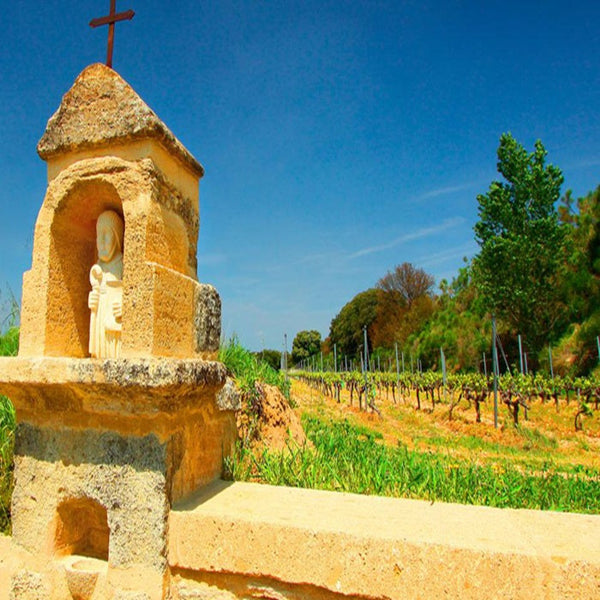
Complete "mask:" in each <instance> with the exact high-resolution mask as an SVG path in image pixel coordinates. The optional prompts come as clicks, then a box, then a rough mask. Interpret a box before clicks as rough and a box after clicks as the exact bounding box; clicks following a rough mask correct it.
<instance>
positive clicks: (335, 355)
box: [333, 344, 337, 373]
mask: <svg viewBox="0 0 600 600" xmlns="http://www.w3.org/2000/svg"><path fill="white" fill-rule="evenodd" d="M333 364H334V368H333V371H334V373H337V344H334V345H333Z"/></svg>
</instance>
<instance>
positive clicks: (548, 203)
mask: <svg viewBox="0 0 600 600" xmlns="http://www.w3.org/2000/svg"><path fill="white" fill-rule="evenodd" d="M546 154H547V153H546V150H545V148H544V146H543V145H542V143H541V142H540V141H537V142H536V143H535V150H534V152H532V153H528V152H527V151H526V150H525V149H524V148H523V146H521V145H520V144H519V143H518V142H517V141H516V140H515V139H514V138H513V137H512V136H511V135H510V134H508V133H507V134H503V135H502V136H501V138H500V145H499V147H498V171H499V173H500V174H501V175H502V176H503V177H504V179H505V182H500V181H494V182H492V184H491V185H490V188H489V190H488V192H487V193H486V194H480V195H479V196H478V197H477V201H478V203H479V221H478V222H477V223H476V225H475V238H476V240H477V242H478V243H479V245H480V251H479V254H478V255H477V256H476V257H475V259H474V276H475V282H476V284H477V286H478V288H479V291H480V293H481V295H482V296H483V298H484V299H485V302H486V303H487V305H488V306H489V309H490V311H495V312H496V313H497V315H498V316H499V317H501V318H502V319H503V320H505V321H506V322H507V323H509V324H510V325H511V326H512V327H513V328H514V330H515V331H517V332H519V333H521V334H523V337H524V339H526V340H527V341H528V343H529V344H530V345H531V348H532V350H533V351H534V352H536V353H537V352H538V351H539V350H540V349H541V348H542V346H543V345H544V343H546V341H547V340H548V339H549V338H550V337H551V336H552V335H553V334H555V332H556V329H557V326H559V325H562V326H563V327H564V323H562V322H561V318H564V314H565V311H564V305H563V304H562V302H561V296H560V286H559V281H558V278H559V271H560V268H561V264H562V262H563V259H564V254H563V248H564V238H565V233H566V231H565V228H564V226H563V225H561V223H559V220H558V212H557V209H556V206H555V205H556V202H557V201H558V199H559V197H560V187H561V185H562V183H563V176H562V173H561V171H560V169H558V168H557V167H555V166H553V165H546Z"/></svg>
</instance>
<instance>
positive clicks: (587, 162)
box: [564, 157, 600, 171]
mask: <svg viewBox="0 0 600 600" xmlns="http://www.w3.org/2000/svg"><path fill="white" fill-rule="evenodd" d="M598 165H600V158H599V157H593V158H582V159H580V160H576V161H573V162H572V163H567V164H566V165H565V167H564V168H565V169H569V170H571V171H576V170H577V169H587V168H589V167H597V166H598Z"/></svg>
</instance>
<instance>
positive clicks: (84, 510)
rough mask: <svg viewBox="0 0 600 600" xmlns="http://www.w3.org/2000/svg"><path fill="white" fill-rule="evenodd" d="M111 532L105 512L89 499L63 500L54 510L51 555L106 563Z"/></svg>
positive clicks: (104, 509)
mask: <svg viewBox="0 0 600 600" xmlns="http://www.w3.org/2000/svg"><path fill="white" fill-rule="evenodd" d="M109 538H110V529H109V527H108V517H107V513H106V508H104V506H102V505H101V504H100V503H99V502H97V501H96V500H92V499H91V498H75V499H70V500H66V501H65V502H63V503H62V504H61V505H60V506H59V507H58V509H57V518H56V530H55V536H54V551H55V553H56V554H57V555H59V556H65V555H69V554H78V555H80V556H89V557H91V558H99V559H101V560H106V561H108V543H109Z"/></svg>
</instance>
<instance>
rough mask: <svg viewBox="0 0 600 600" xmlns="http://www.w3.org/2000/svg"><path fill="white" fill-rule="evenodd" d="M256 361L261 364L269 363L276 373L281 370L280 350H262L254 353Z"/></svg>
mask: <svg viewBox="0 0 600 600" xmlns="http://www.w3.org/2000/svg"><path fill="white" fill-rule="evenodd" d="M253 354H254V356H255V357H256V359H257V360H258V361H260V362H265V363H267V364H268V365H269V366H270V367H271V368H272V369H274V370H275V371H279V370H280V369H281V352H279V350H267V349H265V350H261V351H260V352H253Z"/></svg>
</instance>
